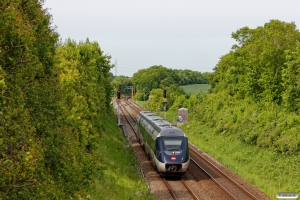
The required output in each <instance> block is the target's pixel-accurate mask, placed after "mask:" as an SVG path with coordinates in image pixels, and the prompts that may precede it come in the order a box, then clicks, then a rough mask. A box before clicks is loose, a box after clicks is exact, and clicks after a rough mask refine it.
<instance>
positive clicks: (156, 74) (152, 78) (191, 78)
mask: <svg viewBox="0 0 300 200" xmlns="http://www.w3.org/2000/svg"><path fill="white" fill-rule="evenodd" d="M209 77H210V73H208V72H206V73H201V72H195V71H192V70H188V69H185V70H176V69H169V68H166V67H163V66H152V67H150V68H147V69H141V70H139V71H138V72H136V73H135V74H134V75H133V77H132V78H131V79H132V83H133V85H134V86H135V87H136V95H135V99H137V100H143V99H144V95H146V99H148V97H149V95H150V91H151V90H153V89H158V88H164V89H166V88H168V87H170V86H180V85H187V84H200V83H203V84H207V83H208V78H209Z"/></svg>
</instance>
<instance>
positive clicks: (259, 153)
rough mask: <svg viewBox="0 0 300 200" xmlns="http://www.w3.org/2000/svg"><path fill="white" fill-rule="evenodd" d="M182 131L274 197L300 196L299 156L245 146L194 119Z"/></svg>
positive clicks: (202, 147)
mask: <svg viewBox="0 0 300 200" xmlns="http://www.w3.org/2000/svg"><path fill="white" fill-rule="evenodd" d="M191 87H192V89H191V88H189V87H188V86H186V87H185V89H187V91H190V93H191V94H193V93H195V92H197V91H198V90H199V89H196V90H195V88H197V87H196V86H195V85H193V86H191ZM193 88H194V89H193ZM204 92H205V91H204ZM223 114H224V113H220V115H223ZM176 115H177V113H176V112H167V119H168V120H169V121H172V119H173V118H174V117H176ZM189 115H193V113H189ZM218 118H220V116H215V119H218ZM270 120H272V119H270ZM236 126H238V125H237V124H236ZM244 128H245V127H244ZM181 129H182V130H183V131H185V132H186V134H187V135H188V137H189V141H190V142H192V143H193V144H195V145H196V146H198V147H199V148H200V149H202V150H203V151H205V152H207V153H208V154H210V155H211V156H213V157H214V158H216V159H217V160H218V161H220V162H221V163H222V164H223V165H225V166H226V167H228V168H229V169H231V170H232V171H234V172H235V173H237V174H238V175H240V176H241V177H243V178H244V179H246V180H248V181H249V182H251V183H252V184H254V185H256V186H257V187H258V188H260V189H261V190H262V191H263V192H265V193H266V194H267V195H268V196H270V197H271V198H273V199H277V198H276V193H278V192H298V194H299V193H300V190H299V188H300V187H299V186H300V170H299V164H300V156H299V154H298V155H286V154H281V153H278V152H275V151H274V150H271V149H269V148H262V147H261V148H260V147H258V146H254V145H249V144H245V143H244V142H241V141H240V139H239V138H238V137H237V136H236V134H230V133H229V132H222V133H221V134H217V133H218V132H219V130H218V127H217V126H213V127H212V126H208V125H206V124H203V123H199V122H198V121H196V120H190V121H189V122H188V123H186V124H185V125H183V126H182V127H181Z"/></svg>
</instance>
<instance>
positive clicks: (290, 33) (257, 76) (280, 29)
mask: <svg viewBox="0 0 300 200" xmlns="http://www.w3.org/2000/svg"><path fill="white" fill-rule="evenodd" d="M232 37H233V38H234V39H236V41H237V42H238V45H235V46H234V47H233V48H232V50H233V51H231V52H230V53H228V54H227V55H225V56H223V57H222V58H221V60H220V62H219V63H218V65H217V67H216V68H215V71H216V72H215V74H214V75H213V81H212V90H213V91H215V92H218V91H221V90H226V91H227V92H228V94H230V95H232V96H235V97H237V98H244V97H251V98H253V99H254V100H255V101H266V102H275V103H277V104H278V105H280V104H281V103H282V100H283V96H282V95H283V93H284V92H285V89H286V88H285V87H283V85H282V81H283V77H282V73H283V71H284V70H285V68H286V66H285V63H286V61H287V60H286V55H287V54H286V51H287V50H290V51H294V50H295V49H296V44H297V41H299V39H300V33H299V31H298V30H297V29H296V25H295V24H294V23H285V22H281V21H279V20H271V21H270V22H269V23H266V24H265V25H264V26H263V27H258V28H256V29H250V28H248V27H244V28H241V29H239V30H237V31H236V32H235V33H233V34H232ZM286 77H287V76H286Z"/></svg>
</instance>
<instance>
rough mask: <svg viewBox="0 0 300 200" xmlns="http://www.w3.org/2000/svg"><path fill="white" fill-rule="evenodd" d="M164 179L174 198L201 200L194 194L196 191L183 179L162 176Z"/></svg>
mask: <svg viewBox="0 0 300 200" xmlns="http://www.w3.org/2000/svg"><path fill="white" fill-rule="evenodd" d="M162 180H163V182H164V184H165V185H166V187H167V188H168V191H169V193H170V194H171V196H172V198H173V199H194V200H199V198H198V197H197V196H196V195H195V194H194V192H193V191H192V190H191V188H190V187H189V186H188V185H187V184H186V182H185V181H184V180H183V179H180V180H179V179H178V180H176V179H175V180H167V179H166V178H164V177H162Z"/></svg>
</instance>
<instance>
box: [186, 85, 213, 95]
mask: <svg viewBox="0 0 300 200" xmlns="http://www.w3.org/2000/svg"><path fill="white" fill-rule="evenodd" d="M180 87H182V88H183V89H184V91H185V92H186V93H188V94H196V93H198V92H200V91H202V92H203V93H207V92H208V90H209V88H210V85H209V84H191V85H182V86H180Z"/></svg>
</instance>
